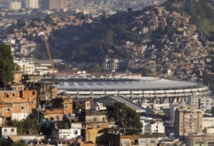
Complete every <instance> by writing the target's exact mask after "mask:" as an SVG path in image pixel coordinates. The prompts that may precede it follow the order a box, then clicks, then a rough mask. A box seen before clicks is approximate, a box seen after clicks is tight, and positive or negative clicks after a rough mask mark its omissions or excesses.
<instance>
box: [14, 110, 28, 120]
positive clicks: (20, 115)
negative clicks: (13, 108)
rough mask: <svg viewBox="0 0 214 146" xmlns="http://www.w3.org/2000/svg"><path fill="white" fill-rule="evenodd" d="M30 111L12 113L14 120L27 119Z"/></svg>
mask: <svg viewBox="0 0 214 146" xmlns="http://www.w3.org/2000/svg"><path fill="white" fill-rule="evenodd" d="M29 114H30V113H27V112H20V113H12V117H11V119H12V120H16V121H21V120H24V119H26V118H27V117H28V116H29Z"/></svg>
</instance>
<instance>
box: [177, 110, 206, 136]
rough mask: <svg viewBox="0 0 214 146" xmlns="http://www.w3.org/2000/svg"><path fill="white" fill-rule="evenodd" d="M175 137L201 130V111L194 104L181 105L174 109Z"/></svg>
mask: <svg viewBox="0 0 214 146" xmlns="http://www.w3.org/2000/svg"><path fill="white" fill-rule="evenodd" d="M174 127H175V137H176V138H178V137H181V138H182V137H184V136H188V135H189V134H191V133H201V132H202V111H201V110H200V109H198V108H197V107H194V106H182V107H181V108H179V109H177V110H176V111H175V125H174Z"/></svg>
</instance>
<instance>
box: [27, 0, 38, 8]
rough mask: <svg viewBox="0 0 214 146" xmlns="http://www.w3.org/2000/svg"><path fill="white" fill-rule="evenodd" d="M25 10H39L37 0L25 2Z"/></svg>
mask: <svg viewBox="0 0 214 146" xmlns="http://www.w3.org/2000/svg"><path fill="white" fill-rule="evenodd" d="M26 8H28V9H38V8H39V0H26Z"/></svg>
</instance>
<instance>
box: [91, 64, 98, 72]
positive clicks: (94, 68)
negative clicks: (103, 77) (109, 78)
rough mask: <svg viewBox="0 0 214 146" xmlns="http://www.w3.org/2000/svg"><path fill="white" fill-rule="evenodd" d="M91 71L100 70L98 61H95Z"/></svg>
mask: <svg viewBox="0 0 214 146" xmlns="http://www.w3.org/2000/svg"><path fill="white" fill-rule="evenodd" d="M89 71H90V72H100V71H101V67H100V65H99V64H98V63H94V64H93V65H91V66H90V68H89Z"/></svg>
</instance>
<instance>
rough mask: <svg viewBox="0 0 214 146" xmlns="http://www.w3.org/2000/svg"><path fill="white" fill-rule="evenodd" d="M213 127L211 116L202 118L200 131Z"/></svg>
mask: <svg viewBox="0 0 214 146" xmlns="http://www.w3.org/2000/svg"><path fill="white" fill-rule="evenodd" d="M213 126H214V117H212V116H203V118H202V129H205V128H208V127H213Z"/></svg>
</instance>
